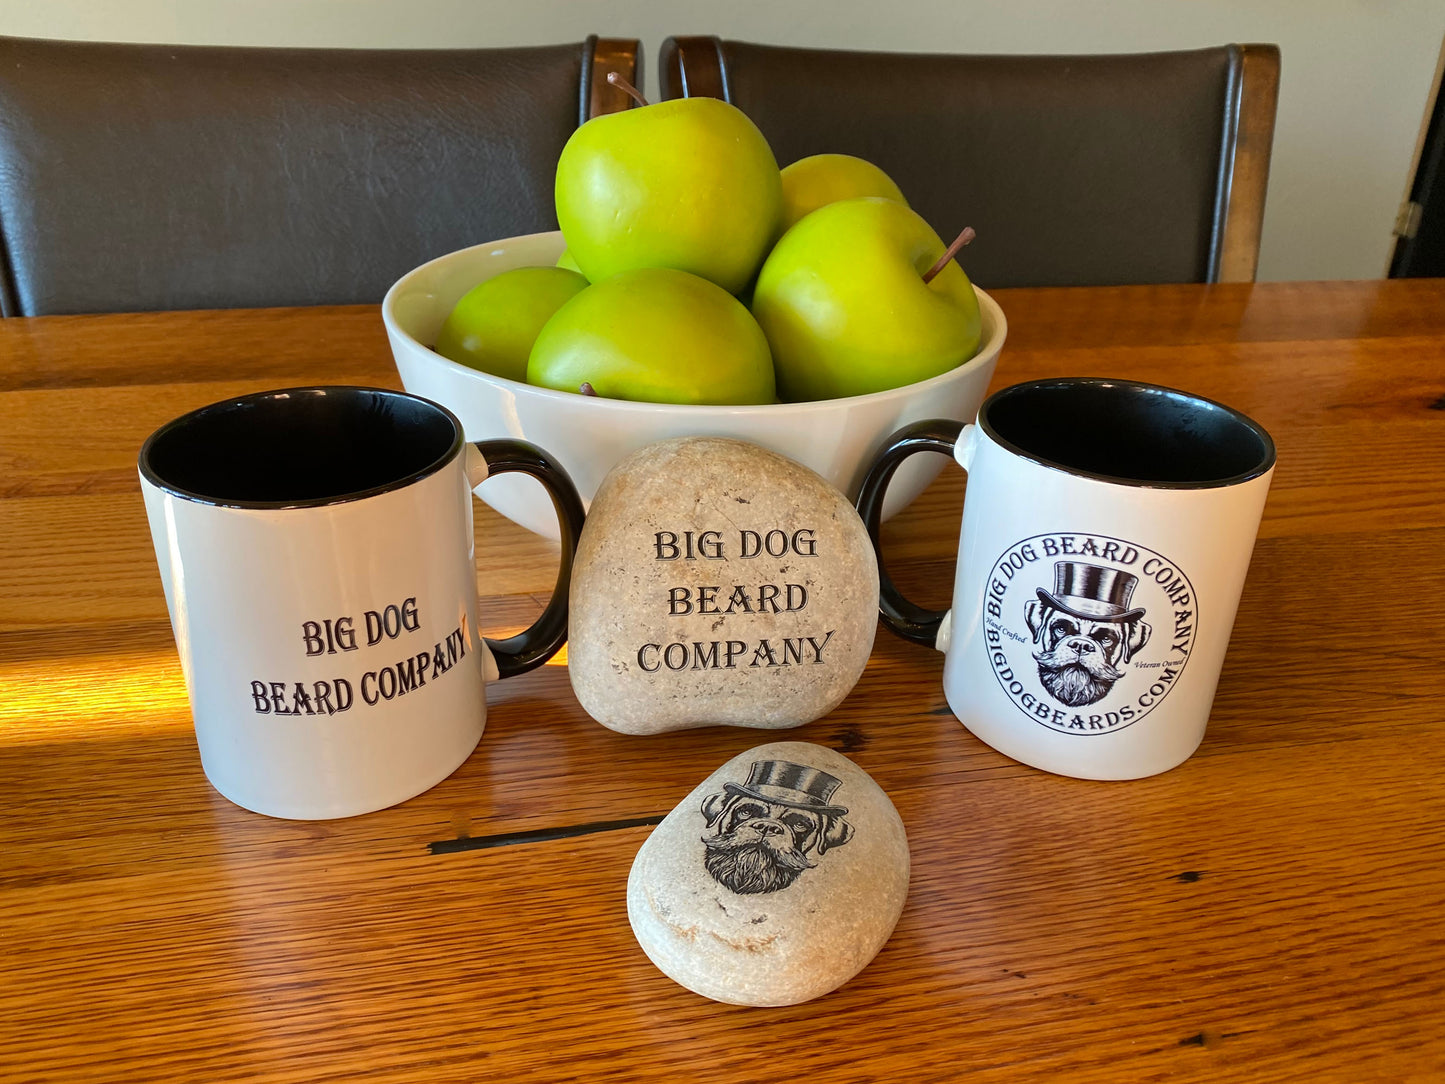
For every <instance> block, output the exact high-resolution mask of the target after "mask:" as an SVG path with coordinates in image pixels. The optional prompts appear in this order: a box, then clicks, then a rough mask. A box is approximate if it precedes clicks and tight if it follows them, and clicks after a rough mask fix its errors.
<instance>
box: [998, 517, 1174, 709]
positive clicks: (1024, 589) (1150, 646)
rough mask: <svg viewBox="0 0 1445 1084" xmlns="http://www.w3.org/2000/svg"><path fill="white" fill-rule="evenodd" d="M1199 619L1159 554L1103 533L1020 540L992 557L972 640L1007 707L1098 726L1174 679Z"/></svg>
mask: <svg viewBox="0 0 1445 1084" xmlns="http://www.w3.org/2000/svg"><path fill="white" fill-rule="evenodd" d="M1198 627H1199V606H1198V601H1197V600H1196V599H1195V597H1194V587H1193V586H1192V585H1191V584H1190V582H1189V577H1188V576H1186V575H1185V574H1184V572H1183V570H1182V569H1180V568H1179V566H1178V565H1176V564H1175V563H1174V562H1173V561H1171V560H1169V558H1167V557H1165V556H1164V555H1163V554H1160V553H1156V552H1154V551H1153V550H1151V549H1148V548H1146V547H1144V546H1140V545H1137V544H1135V543H1133V542H1127V541H1125V540H1124V539H1121V538H1110V537H1108V536H1107V535H1095V534H1075V533H1069V532H1061V533H1057V534H1041V535H1035V536H1033V537H1032V538H1026V539H1024V540H1023V541H1022V542H1017V543H1015V544H1014V545H1012V546H1010V547H1009V548H1008V549H1007V550H1006V551H1004V553H1003V554H1002V555H1001V556H1000V557H999V559H998V560H997V561H995V562H994V566H993V569H992V571H991V572H990V573H989V578H988V583H987V585H986V586H985V588H984V614H983V630H984V646H985V648H986V649H987V651H988V658H989V663H990V664H991V665H992V667H993V672H994V676H995V677H997V678H998V683H999V685H1001V686H1002V687H1003V690H1004V692H1005V693H1006V694H1007V695H1008V698H1009V699H1010V700H1011V701H1013V703H1014V706H1015V707H1017V708H1018V709H1019V711H1021V712H1023V713H1024V714H1025V715H1027V716H1028V717H1029V718H1031V719H1033V720H1034V721H1035V722H1037V723H1040V724H1042V725H1043V726H1046V727H1049V728H1050V729H1051V730H1058V731H1062V732H1063V733H1066V734H1108V733H1112V732H1113V731H1116V730H1122V729H1123V728H1124V727H1126V726H1129V725H1130V724H1131V723H1137V722H1138V721H1139V720H1140V719H1142V718H1144V716H1146V715H1148V714H1149V713H1150V712H1151V711H1153V710H1154V709H1155V708H1156V707H1158V706H1159V704H1160V703H1162V702H1163V700H1164V699H1165V697H1167V696H1168V695H1169V693H1170V692H1171V691H1173V689H1174V687H1175V686H1176V685H1177V684H1178V682H1179V676H1180V674H1181V673H1183V671H1184V666H1185V664H1186V663H1188V662H1189V652H1190V650H1191V649H1192V648H1193V646H1194V638H1195V630H1196V629H1197V628H1198Z"/></svg>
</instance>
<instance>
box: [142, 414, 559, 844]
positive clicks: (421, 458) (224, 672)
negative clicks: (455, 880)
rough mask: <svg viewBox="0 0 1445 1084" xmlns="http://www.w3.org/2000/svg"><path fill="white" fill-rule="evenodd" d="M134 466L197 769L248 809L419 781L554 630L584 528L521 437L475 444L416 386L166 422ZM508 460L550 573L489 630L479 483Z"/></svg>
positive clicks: (329, 810) (481, 723)
mask: <svg viewBox="0 0 1445 1084" xmlns="http://www.w3.org/2000/svg"><path fill="white" fill-rule="evenodd" d="M139 468H140V476H141V489H142V492H143V495H144V497H145V505H146V514H147V517H148V519H149V521H150V528H151V536H152V540H153V542H154V544H155V551H156V560H157V563H158V564H159V566H160V574H161V581H162V584H163V586H164V588H165V595H166V606H167V608H168V610H169V612H170V618H171V626H172V629H173V631H174V632H175V638H176V645H177V648H178V649H179V652H180V657H181V664H182V668H183V670H184V672H185V677H186V690H187V693H188V695H189V697H190V703H191V714H192V717H193V718H194V721H195V727H196V740H197V744H198V745H199V747H200V754H201V764H202V767H203V768H204V770H205V773H206V776H207V778H208V779H209V780H210V781H211V783H212V785H214V786H215V788H216V789H217V790H218V791H220V792H221V794H223V795H224V796H225V797H227V798H228V799H230V800H231V801H233V802H235V803H236V804H237V805H240V806H242V807H244V808H246V809H250V810H253V811H255V812H258V813H264V814H267V815H270V816H274V817H286V818H293V819H308V820H309V819H322V818H332V817H348V816H354V815H356V814H360V813H367V812H371V811H373V810H377V809H383V808H385V807H387V806H390V805H394V804H396V803H397V802H401V801H405V800H406V799H407V798H411V797H413V796H415V795H417V794H420V793H421V792H423V791H425V790H427V789H428V788H430V787H432V786H433V785H435V784H436V783H438V782H440V781H441V780H442V779H445V778H446V777H447V776H448V775H450V774H451V773H452V772H453V771H455V770H456V769H457V767H459V766H460V765H461V764H462V762H463V761H465V760H466V759H467V757H468V756H470V755H471V753H472V750H473V749H475V748H476V745H477V742H478V741H479V740H480V738H481V736H482V730H483V728H484V727H485V725H486V711H487V708H486V691H485V685H486V682H487V681H488V680H494V679H496V678H498V677H507V676H510V675H512V674H519V673H523V672H524V671H527V670H530V669H532V668H533V667H535V666H539V665H541V664H542V663H543V662H545V661H546V660H547V659H549V658H551V657H552V655H554V654H555V653H556V652H557V650H558V649H559V648H560V647H561V646H562V644H563V643H564V642H565V640H566V637H567V596H568V589H569V585H570V580H571V569H572V555H573V553H574V551H575V549H576V546H577V538H578V536H579V534H580V533H581V529H582V523H583V510H582V502H581V500H580V499H579V498H578V495H577V492H576V490H575V489H574V488H573V486H572V483H571V481H570V480H569V479H568V477H567V474H566V472H565V471H564V470H563V469H562V468H561V467H560V466H559V465H558V464H557V463H556V462H555V461H553V460H552V458H551V457H550V456H548V455H547V454H546V453H545V452H543V451H541V450H540V449H538V448H536V447H534V446H533V445H530V444H527V443H524V442H522V441H517V440H485V441H480V442H477V443H475V444H473V443H468V442H467V441H466V440H465V439H464V438H463V435H462V426H461V423H460V422H458V421H457V419H456V418H455V417H454V416H453V415H452V414H451V413H450V412H449V411H447V410H446V409H444V408H443V407H440V406H438V405H436V404H435V403H432V402H430V401H428V400H426V399H421V398H419V397H417V396H413V395H407V394H404V393H401V392H394V391H385V390H381V389H374V388H357V387H309V388H291V389H286V390H282V391H270V392H262V393H258V394H255V395H246V396H242V397H240V398H236V399H230V400H226V401H224V402H220V403H215V404H213V405H211V406H207V407H203V408H201V409H199V410H196V411H193V412H191V413H189V414H186V415H184V416H182V417H180V418H177V419H175V420H174V421H172V422H170V423H168V424H166V425H164V426H162V427H161V428H160V429H158V430H157V431H156V432H155V433H153V434H152V435H151V436H150V438H149V439H148V440H147V441H146V442H145V444H144V446H143V447H142V448H141V452H140V460H139ZM511 471H520V472H522V473H525V474H529V475H532V476H533V477H535V478H537V479H538V480H539V481H540V482H541V483H542V484H543V485H544V486H545V487H546V488H547V491H548V492H549V493H550V495H551V497H552V501H553V503H554V505H555V507H556V509H557V515H558V520H559V522H560V525H561V538H562V553H561V565H560V569H559V571H558V575H557V583H556V587H555V589H554V591H553V594H552V598H551V600H550V602H549V603H548V605H547V606H546V608H545V609H544V611H543V613H542V615H541V616H540V617H539V618H538V620H537V622H536V623H535V624H534V625H533V626H532V627H531V628H529V629H527V630H525V631H524V632H522V633H520V634H518V635H516V636H513V637H511V638H509V639H505V640H500V641H494V640H487V639H485V638H484V637H482V636H481V634H480V633H479V631H478V628H479V623H478V613H477V580H478V573H479V570H478V568H477V566H476V563H475V555H474V548H475V547H474V535H473V520H472V490H473V488H474V487H476V486H478V485H480V484H481V483H482V482H483V480H485V479H486V478H487V477H488V476H489V475H496V474H501V473H504V472H511ZM480 575H481V578H482V580H483V582H485V580H486V578H487V571H486V568H485V567H483V568H482V569H480Z"/></svg>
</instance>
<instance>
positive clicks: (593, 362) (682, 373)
mask: <svg viewBox="0 0 1445 1084" xmlns="http://www.w3.org/2000/svg"><path fill="white" fill-rule="evenodd" d="M527 381H528V383H531V384H539V385H541V386H543V387H547V388H556V389H557V390H559V391H582V390H584V389H583V387H582V386H583V385H584V384H586V385H588V388H587V389H585V390H586V391H587V392H589V393H591V394H596V395H599V396H602V397H604V398H607V399H631V400H634V401H637V402H645V403H727V404H741V403H771V402H773V401H774V387H773V363H772V359H771V358H770V357H769V356H768V343H767V340H766V339H765V338H763V333H762V330H761V329H760V328H759V327H758V325H757V323H756V322H755V321H754V320H753V318H752V316H751V315H750V314H749V313H748V310H747V309H746V308H745V307H744V306H743V305H742V303H741V302H739V301H738V299H737V298H735V297H733V296H732V295H731V294H729V293H728V292H727V291H726V290H724V289H722V287H720V286H717V285H714V284H713V283H711V282H708V281H707V280H706V279H703V278H699V277H698V276H696V275H691V274H688V273H687V272H685V271H675V270H673V269H671V268H666V267H650V268H642V269H640V270H636V271H623V272H621V273H620V274H617V275H613V276H612V277H611V278H607V279H603V280H602V281H601V282H597V283H594V284H593V285H591V286H589V287H587V289H585V290H583V291H582V292H581V293H580V294H578V295H577V296H576V297H574V298H573V299H572V300H571V301H569V302H567V304H565V305H563V306H562V307H561V308H560V309H558V310H557V313H556V315H555V316H553V317H552V319H550V320H548V321H547V326H546V327H544V328H543V329H542V333H541V334H540V335H538V336H537V342H536V345H534V346H533V347H532V356H531V359H530V360H529V361H528V362H527Z"/></svg>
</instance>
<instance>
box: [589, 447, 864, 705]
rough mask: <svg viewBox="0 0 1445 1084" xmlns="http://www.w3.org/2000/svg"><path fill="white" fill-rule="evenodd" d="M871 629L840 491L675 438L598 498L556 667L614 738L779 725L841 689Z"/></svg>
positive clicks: (612, 477)
mask: <svg viewBox="0 0 1445 1084" xmlns="http://www.w3.org/2000/svg"><path fill="white" fill-rule="evenodd" d="M877 624H878V565H877V561H876V559H875V557H874V555H873V547H872V546H871V545H870V544H869V541H868V532H867V530H866V528H865V527H864V526H863V522H862V520H861V519H859V517H858V513H857V512H856V511H855V510H854V509H853V506H852V505H851V504H849V503H848V500H847V498H845V497H844V496H843V494H842V493H840V492H839V491H838V490H837V489H835V488H834V487H833V486H832V485H830V484H829V483H828V482H826V481H825V480H824V479H822V478H821V477H819V476H818V475H817V474H815V473H814V472H813V471H811V470H809V469H808V468H806V467H804V466H802V465H800V464H798V463H795V462H794V461H793V460H791V459H787V458H785V457H783V456H780V455H777V454H776V453H773V452H770V451H767V450H765V449H763V448H760V447H758V446H757V445H755V444H749V443H747V442H745V441H738V440H728V439H723V438H715V437H683V438H678V439H673V440H664V441H659V442H658V443H655V444H651V445H648V446H647V447H645V448H643V449H641V450H640V451H637V452H635V453H633V454H632V455H630V456H628V457H627V458H626V459H624V460H622V462H620V463H619V464H618V465H617V466H616V467H615V468H613V470H612V471H611V473H609V474H608V475H607V477H606V478H605V479H603V482H602V485H601V486H600V487H599V488H598V490H597V495H596V497H595V498H594V499H593V502H592V507H591V508H590V509H589V511H588V514H587V525H586V527H585V528H584V529H583V531H582V537H581V540H580V542H579V544H578V547H577V556H576V559H575V563H574V565H573V571H572V591H571V617H570V632H569V636H568V641H569V642H568V659H567V669H568V673H569V674H570V675H571V678H572V688H573V690H574V691H575V692H576V694H577V700H578V702H579V703H581V705H582V707H583V708H584V709H585V710H586V711H587V713H588V714H589V715H591V716H592V717H593V718H594V719H596V720H597V721H598V722H600V723H602V724H603V725H604V726H608V727H611V728H612V729H613V730H617V731H621V732H622V733H625V734H656V733H660V732H662V731H667V730H683V729H686V728H688V727H697V726H709V725H714V724H723V725H728V726H746V727H758V728H763V729H774V730H777V729H784V728H787V727H794V726H800V725H802V724H803V723H806V722H809V721H811V720H813V719H817V718H818V717H820V716H822V715H826V714H827V713H828V712H830V711H832V710H833V708H835V707H836V706H837V705H838V704H839V703H840V702H841V701H842V700H843V698H844V697H845V696H847V695H848V693H849V691H850V690H851V689H852V688H853V686H854V685H855V684H857V682H858V678H859V677H860V676H862V673H863V667H864V666H865V665H866V664H867V662H868V655H869V653H870V652H871V651H872V649H873V634H874V632H875V631H876V629H877Z"/></svg>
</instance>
